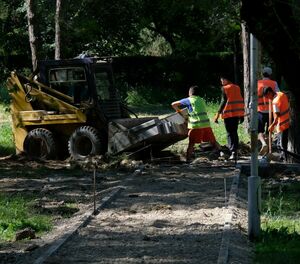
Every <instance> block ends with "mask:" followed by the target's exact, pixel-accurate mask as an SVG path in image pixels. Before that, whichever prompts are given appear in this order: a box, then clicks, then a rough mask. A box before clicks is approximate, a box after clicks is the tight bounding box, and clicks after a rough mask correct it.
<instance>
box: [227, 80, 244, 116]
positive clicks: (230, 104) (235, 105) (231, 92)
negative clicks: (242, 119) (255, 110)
mask: <svg viewBox="0 0 300 264" xmlns="http://www.w3.org/2000/svg"><path fill="white" fill-rule="evenodd" d="M223 89H224V92H225V94H226V97H227V102H226V104H225V107H224V109H223V111H222V118H229V117H239V116H244V113H245V112H244V111H245V110H244V100H243V97H242V95H241V89H240V87H239V86H238V85H235V84H232V83H231V84H228V85H225V86H223Z"/></svg>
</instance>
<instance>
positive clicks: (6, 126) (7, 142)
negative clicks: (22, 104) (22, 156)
mask: <svg viewBox="0 0 300 264" xmlns="http://www.w3.org/2000/svg"><path fill="white" fill-rule="evenodd" d="M14 149H15V147H14V142H13V134H12V129H11V117H10V113H9V110H8V106H7V105H6V104H0V156H5V155H9V154H12V153H14Z"/></svg>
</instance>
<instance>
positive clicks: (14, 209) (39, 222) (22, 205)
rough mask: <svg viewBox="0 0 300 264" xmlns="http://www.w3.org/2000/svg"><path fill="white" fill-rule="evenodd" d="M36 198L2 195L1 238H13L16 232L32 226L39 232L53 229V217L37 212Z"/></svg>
mask: <svg viewBox="0 0 300 264" xmlns="http://www.w3.org/2000/svg"><path fill="white" fill-rule="evenodd" d="M33 200H34V198H29V197H27V198H25V197H22V196H20V195H16V196H9V195H4V194H1V195H0V240H13V239H14V236H15V234H16V232H17V231H18V230H22V229H24V228H27V227H30V228H32V229H33V230H34V231H35V232H36V233H37V234H39V233H41V232H45V231H48V230H50V229H51V227H52V224H51V217H50V216H46V215H41V214H38V213H35V212H34V210H33V208H32V206H30V204H32V202H33Z"/></svg>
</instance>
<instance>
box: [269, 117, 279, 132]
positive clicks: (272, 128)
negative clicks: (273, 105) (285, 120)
mask: <svg viewBox="0 0 300 264" xmlns="http://www.w3.org/2000/svg"><path fill="white" fill-rule="evenodd" d="M278 116H279V113H274V121H273V123H272V124H271V125H270V126H269V128H268V130H269V132H272V131H273V130H274V127H275V126H276V124H277V123H278Z"/></svg>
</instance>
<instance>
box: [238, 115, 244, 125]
mask: <svg viewBox="0 0 300 264" xmlns="http://www.w3.org/2000/svg"><path fill="white" fill-rule="evenodd" d="M239 121H240V124H243V123H244V117H243V116H242V117H240V120H239Z"/></svg>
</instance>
